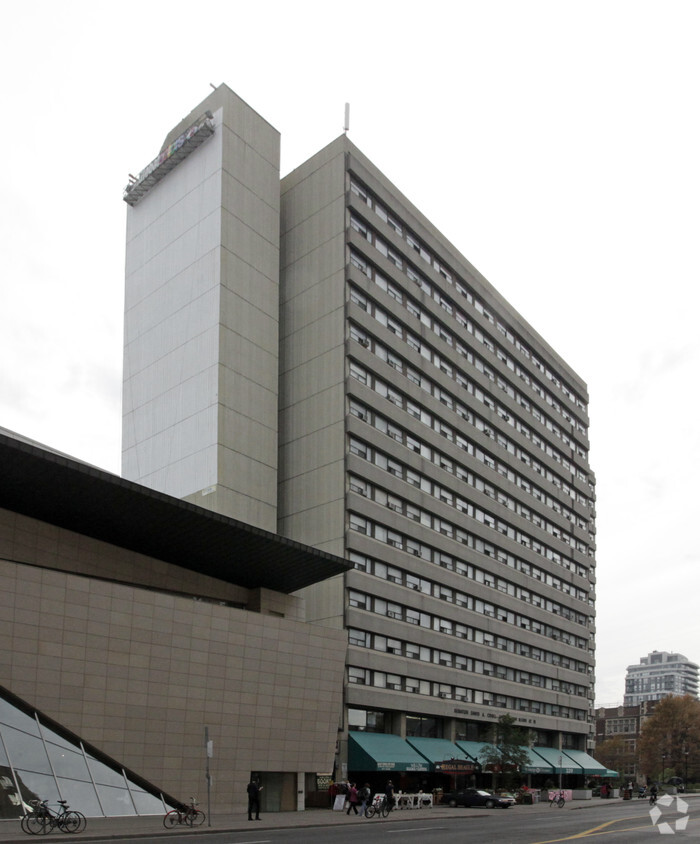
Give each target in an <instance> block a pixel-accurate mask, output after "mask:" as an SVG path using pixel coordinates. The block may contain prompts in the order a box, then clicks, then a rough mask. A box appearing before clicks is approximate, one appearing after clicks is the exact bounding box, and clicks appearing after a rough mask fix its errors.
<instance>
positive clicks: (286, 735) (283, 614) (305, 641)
mask: <svg viewBox="0 0 700 844" xmlns="http://www.w3.org/2000/svg"><path fill="white" fill-rule="evenodd" d="M31 454H32V458H33V460H34V463H33V471H32V472H31V473H28V472H26V471H25V470H24V468H23V467H20V468H18V469H17V471H16V473H15V474H13V475H12V477H11V478H10V480H9V491H8V489H4V490H3V491H2V502H1V503H0V603H1V604H2V619H3V621H2V648H0V652H1V655H0V661H1V662H2V678H3V679H2V685H3V686H4V687H5V688H6V689H8V690H9V691H10V692H11V693H12V694H13V695H16V696H17V697H18V698H20V699H22V700H23V701H25V702H26V703H27V704H28V705H29V706H31V707H34V708H35V709H36V710H38V711H39V712H40V713H42V716H46V717H48V718H50V719H52V720H53V721H55V722H56V723H57V724H58V725H60V726H61V728H63V729H65V730H68V731H69V732H70V733H72V734H74V735H75V736H78V737H80V739H81V740H83V741H85V742H88V743H89V744H90V745H92V746H93V747H95V748H98V749H99V750H100V752H101V753H104V754H106V755H107V756H108V757H109V758H111V759H113V760H116V761H117V762H118V763H119V765H120V766H124V767H125V768H127V769H129V770H131V771H134V772H136V774H138V776H139V777H140V778H142V779H144V780H146V781H147V782H148V783H150V784H151V785H152V787H153V789H154V790H155V792H156V793H157V792H158V791H159V790H160V791H162V792H163V793H165V794H166V795H173V796H174V797H175V798H176V799H179V800H183V801H186V800H187V799H188V798H189V795H192V794H195V795H197V796H198V798H199V800H200V802H201V803H202V805H203V807H205V805H206V804H205V801H206V794H207V787H206V779H205V770H206V755H205V748H204V730H205V727H208V728H209V736H210V739H211V740H212V741H213V743H214V753H213V756H212V758H211V759H210V760H209V761H210V766H211V768H210V773H211V776H212V782H213V786H212V810H213V811H218V812H230V811H232V810H233V809H234V808H235V809H236V810H241V809H244V808H245V806H246V801H247V797H246V785H247V783H248V782H249V781H250V777H251V775H252V774H257V775H258V776H260V777H261V779H262V782H263V784H264V785H265V789H266V791H265V794H264V799H265V803H264V807H265V808H266V809H267V810H268V811H274V810H282V809H284V810H295V809H298V808H303V807H304V801H305V799H306V797H307V794H308V795H309V796H310V797H313V795H312V794H311V792H313V791H314V788H315V785H314V782H315V775H316V774H317V773H324V774H329V773H330V772H331V770H332V766H333V759H334V751H335V743H336V738H337V717H338V716H337V713H338V712H339V711H340V708H341V704H342V686H343V671H344V648H345V635H344V633H343V632H342V631H332V630H326V629H323V628H321V627H318V626H313V625H311V624H308V623H307V622H306V621H305V611H304V602H303V600H302V599H301V598H300V597H298V596H295V595H291V594H286V593H284V592H282V591H276V590H271V589H268V588H245V587H243V586H241V585H240V583H239V582H237V580H238V581H240V580H241V578H242V577H243V575H245V574H246V572H250V573H252V576H253V577H254V576H255V572H256V569H257V568H260V566H258V565H257V564H256V558H255V555H253V556H252V558H250V559H249V560H247V561H246V560H244V559H242V558H241V556H240V554H239V555H238V557H237V558H235V559H236V563H235V565H233V566H228V567H223V568H222V571H223V572H226V573H227V574H226V577H213V576H210V575H206V574H203V573H202V571H201V570H200V567H199V566H198V564H197V559H198V557H199V555H200V547H199V544H198V543H199V540H198V539H196V537H195V535H194V532H193V531H192V529H191V528H188V529H187V530H188V532H189V534H190V536H191V537H192V539H191V541H190V542H189V544H188V545H187V547H186V548H185V557H187V556H188V555H189V556H190V557H191V566H182V565H177V564H174V563H172V562H170V561H169V560H168V559H166V558H164V557H166V556H167V555H166V554H165V553H164V554H162V555H161V556H160V557H155V556H152V555H150V554H146V553H139V552H138V550H135V549H134V547H131V546H134V545H138V540H134V539H133V537H134V536H135V535H136V531H137V530H138V526H137V525H135V524H129V521H128V519H131V518H132V517H131V516H129V517H128V519H127V517H126V513H127V512H128V510H127V509H126V506H127V504H128V503H129V502H128V498H129V497H131V496H133V497H137V502H136V509H137V510H139V509H143V508H145V507H146V506H148V500H147V498H143V496H142V494H141V493H140V491H139V489H138V488H137V487H136V485H127V486H126V487H125V486H124V484H123V482H120V479H113V476H109V475H107V474H106V473H100V472H99V471H98V470H93V469H91V468H90V469H82V468H81V467H80V466H79V464H72V463H70V462H69V463H68V464H67V471H68V474H67V475H66V476H64V477H63V478H62V479H61V483H57V484H56V489H53V488H52V487H51V473H52V472H53V471H54V470H55V467H54V466H53V465H52V464H51V462H50V460H49V461H48V462H47V463H46V464H45V472H43V471H42V468H41V467H42V465H44V460H43V455H42V453H41V452H40V451H38V450H32V452H31ZM15 458H17V459H19V458H18V457H17V451H16V449H14V448H12V447H11V448H10V449H9V450H8V451H7V453H6V452H5V451H3V461H4V463H3V465H4V467H5V471H6V473H7V472H9V470H10V468H11V466H10V464H11V463H14V462H15ZM75 473H77V474H78V475H79V476H80V477H81V478H84V477H86V476H87V478H88V480H87V482H88V483H90V484H91V485H92V484H93V483H95V484H96V486H95V487H92V488H93V489H94V490H95V494H93V495H92V496H91V501H90V507H91V508H93V509H92V510H91V511H90V516H89V519H90V523H91V526H89V527H88V528H87V530H88V532H86V531H85V530H77V529H76V530H71V529H69V528H67V527H66V526H65V525H63V524H62V522H64V521H65V520H66V519H69V520H70V519H73V520H75V521H76V522H78V521H80V520H82V519H83V518H84V515H83V510H84V508H85V507H86V505H87V504H88V502H87V501H86V500H80V499H79V498H78V497H77V496H76V495H75V494H74V490H73V489H72V487H71V485H70V478H71V477H73V476H74V474H75ZM28 474H31V477H27V481H26V483H27V491H28V492H27V497H25V496H24V495H23V494H22V493H21V492H18V491H16V490H17V488H18V486H19V485H20V484H21V481H19V482H16V478H22V477H26V476H27V475H28ZM38 477H41V483H42V487H43V489H42V495H41V500H40V501H39V502H38V503H37V504H36V505H34V504H32V503H31V502H30V503H29V504H27V501H30V499H31V486H32V485H33V484H35V483H36V479H37V478H38ZM66 477H67V478H68V479H69V480H68V484H67V483H66V482H65V478H66ZM58 497H62V501H61V502H60V503H58V504H57V506H56V509H55V511H54V512H53V515H47V518H46V519H42V518H36V517H33V516H31V515H28V514H27V513H26V512H24V511H25V510H26V509H27V508H28V507H29V508H31V507H33V506H36V507H37V508H38V509H42V510H45V511H47V512H48V511H50V510H51V507H52V502H53V501H54V500H56V501H58ZM8 498H14V499H16V506H14V507H10V506H8V504H9V501H8ZM158 501H159V502H160V504H159V506H162V507H163V508H164V510H163V511H162V512H165V513H167V512H168V511H170V512H171V515H170V516H167V518H168V519H169V520H170V522H171V524H170V527H169V529H170V530H172V531H176V530H177V529H178V522H182V520H183V518H184V515H183V513H184V511H182V509H181V505H180V503H179V502H176V501H175V500H173V503H172V505H171V504H170V503H169V500H168V499H167V498H165V497H163V498H162V499H161V498H159V499H158ZM103 509H104V511H106V517H105V518H106V520H107V521H105V522H104V523H101V522H100V521H99V519H100V516H99V513H100V512H101V511H102V510H103ZM120 509H121V510H122V512H123V513H124V517H122V516H120ZM93 512H94V513H96V514H97V517H95V516H93V515H92V513H93ZM66 513H67V514H68V515H66ZM187 513H189V514H192V515H194V516H196V517H197V518H198V519H199V518H201V519H204V524H203V528H204V533H205V535H206V527H207V521H208V520H210V521H211V526H212V530H213V529H214V527H215V526H216V525H219V526H220V525H221V520H220V519H219V518H218V517H216V516H215V515H214V514H209V513H208V512H207V511H203V510H202V511H199V510H196V511H195V510H193V509H191V510H188V511H187ZM112 514H114V516H113V515H112ZM112 518H114V520H115V524H116V527H117V532H118V533H119V532H121V534H122V536H123V544H122V543H121V542H120V543H115V542H109V541H104V540H100V539H99V534H100V533H103V534H105V535H106V532H107V531H108V529H109V528H108V522H109V520H111V519H112ZM121 518H124V522H123V526H122V528H121V529H120V519H121ZM146 521H147V524H146V525H145V527H146V531H147V532H154V531H156V532H157V531H158V530H160V529H162V525H161V524H159V523H158V520H157V519H155V518H154V517H153V515H152V514H150V515H149V516H148V517H147V519H146ZM226 529H229V528H228V527H227V528H226ZM230 530H231V531H232V545H233V544H235V541H236V540H235V537H236V535H238V536H240V537H241V538H243V537H242V534H241V533H240V532H239V533H236V532H238V531H239V528H237V527H236V525H235V524H232V525H231V527H230ZM90 534H92V535H90ZM259 534H260V532H252V533H251V532H249V535H250V537H251V540H252V541H253V542H255V543H257V544H258V547H260V548H261V553H262V547H261V546H260V545H259V543H260V541H261V537H260V535H259ZM205 541H206V540H205ZM265 542H266V547H267V549H268V550H267V551H265V553H266V554H267V553H270V549H272V550H271V553H272V556H273V557H274V555H275V547H276V541H275V539H274V538H273V537H269V538H266V539H265ZM290 552H291V553H293V554H294V555H295V559H296V555H297V554H302V555H304V554H305V552H304V550H303V547H302V546H294V548H292V549H291V551H290V549H289V547H288V546H283V545H280V548H279V556H280V565H282V562H283V558H284V554H286V553H290ZM307 556H308V560H309V563H311V562H312V560H313V561H317V564H318V565H325V562H324V560H323V558H318V555H314V556H313V557H312V556H311V553H309V555H307ZM301 559H302V560H303V556H302V558H301ZM273 562H274V561H273ZM2 715H3V716H4V715H5V710H3V711H2ZM23 759H24V756H19V757H18V759H15V760H14V762H15V764H17V763H21V762H22V760H23ZM11 761H12V760H11ZM0 764H3V765H5V764H7V761H6V760H2V761H0ZM4 772H5V773H6V770H5V769H4ZM61 774H62V772H60V771H59V774H58V775H59V776H61ZM27 779H28V778H27V777H25V781H27ZM66 788H67V789H68V793H67V794H66V796H68V799H69V802H71V804H72V805H75V806H76V808H81V805H80V801H77V800H73V799H71V796H70V794H71V792H70V786H69V785H67V786H66ZM38 793H39V794H41V795H42V796H50V794H51V792H50V791H39V792H38Z"/></svg>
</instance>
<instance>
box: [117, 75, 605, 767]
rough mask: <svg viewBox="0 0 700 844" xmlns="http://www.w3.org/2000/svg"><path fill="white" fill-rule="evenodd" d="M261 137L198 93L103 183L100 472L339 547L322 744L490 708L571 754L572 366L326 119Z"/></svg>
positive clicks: (470, 722) (583, 637)
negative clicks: (291, 137) (116, 203)
mask: <svg viewBox="0 0 700 844" xmlns="http://www.w3.org/2000/svg"><path fill="white" fill-rule="evenodd" d="M205 121H206V122H207V127H208V128H207V130H206V131H207V133H208V134H207V136H206V137H202V138H201V139H200V140H201V141H202V143H201V146H200V147H198V148H195V147H194V145H191V146H189V147H188V142H189V140H191V139H192V138H196V136H197V132H198V131H199V130H197V127H198V126H199V125H200V124H202V123H204V122H205ZM173 147H177V148H176V149H174V150H173V152H172V153H169V150H170V149H171V148H173ZM277 151H278V137H277V135H276V133H275V132H274V130H272V129H271V127H269V125H268V124H266V123H265V121H263V120H262V119H261V118H259V117H258V115H256V114H255V113H254V112H253V111H252V110H251V109H249V108H248V107H247V106H246V105H245V104H244V103H242V102H241V101H240V99H239V98H238V97H237V96H236V95H235V94H234V93H233V92H232V91H230V90H229V89H228V88H226V87H225V86H221V87H220V88H218V89H217V90H216V91H215V92H213V93H212V94H211V95H210V96H209V97H207V98H206V99H205V100H204V101H203V102H202V103H201V104H200V105H199V106H198V107H197V108H196V109H194V110H193V112H192V113H191V114H190V116H189V117H188V118H187V119H186V120H184V121H183V122H182V123H180V124H179V125H178V126H177V127H176V128H175V129H174V130H173V131H172V132H171V133H170V134H169V135H168V137H167V139H166V143H165V145H164V148H163V151H162V152H161V154H160V156H159V158H158V159H156V161H154V163H153V165H151V168H152V169H151V170H150V172H149V170H148V168H147V171H145V175H144V174H141V176H140V177H139V179H138V180H136V181H135V182H134V184H133V185H130V186H129V188H128V189H127V191H126V194H125V199H126V200H127V202H128V203H129V205H130V208H129V213H128V241H127V280H126V284H127V291H126V301H127V305H126V328H125V334H126V345H125V374H124V384H125V391H124V464H123V471H124V474H125V476H127V477H129V478H133V479H134V480H138V481H139V482H141V483H144V484H147V485H151V486H154V487H156V488H157V489H160V490H162V491H164V492H168V493H171V494H174V495H177V496H179V497H183V498H186V499H188V500H190V501H193V502H196V503H198V504H200V505H203V506H206V507H211V508H212V509H215V510H218V511H219V512H222V513H224V514H226V515H229V516H232V517H234V518H238V519H242V520H245V521H249V522H253V523H254V524H258V525H260V526H262V527H266V528H267V529H272V528H276V530H277V531H278V532H279V533H280V534H282V535H283V536H286V537H288V538H291V539H294V540H298V541H300V542H304V543H306V544H308V545H311V546H314V547H317V548H320V549H323V550H325V551H328V552H331V553H333V554H336V555H339V556H343V557H346V558H349V559H350V560H352V561H353V563H354V568H353V569H352V570H351V571H349V572H347V573H346V574H342V575H339V576H337V577H335V578H332V579H330V580H328V581H325V582H324V583H322V584H318V585H317V586H314V587H311V588H309V589H307V590H305V594H304V597H305V599H306V607H307V618H309V620H312V621H314V622H315V623H317V624H321V625H326V626H328V627H332V628H337V629H343V628H344V629H346V630H347V636H348V645H347V658H346V663H347V671H346V678H345V695H344V707H343V711H342V712H340V713H339V737H340V741H339V748H340V758H339V760H338V761H339V763H340V764H341V765H344V764H349V766H350V770H354V769H357V765H356V764H354V763H353V759H352V752H353V735H355V736H357V735H358V734H359V733H361V732H370V733H371V732H378V733H385V734H393V735H394V736H399V737H401V738H414V739H415V738H425V737H430V738H436V739H442V740H444V741H449V742H455V741H463V742H470V741H478V740H480V739H483V738H484V737H485V735H486V732H487V730H488V728H489V727H490V726H491V725H492V724H493V723H494V722H495V721H496V720H497V718H498V717H499V716H500V715H501V714H505V713H508V714H510V715H512V716H513V717H514V718H515V719H516V722H517V723H518V724H519V725H521V726H524V727H527V728H529V729H530V730H531V731H532V732H533V734H534V743H535V745H536V746H539V747H542V748H545V749H546V748H550V749H551V748H556V749H561V748H564V749H566V748H568V749H570V750H572V751H576V750H578V751H582V750H585V749H586V747H587V744H588V740H589V738H591V737H592V715H593V709H592V706H593V682H594V660H595V635H594V634H595V627H594V615H595V527H594V523H595V509H594V499H595V486H594V484H595V481H594V476H593V473H592V471H591V469H590V466H589V462H588V448H589V441H588V412H587V404H588V396H587V388H586V385H585V383H584V382H583V381H582V380H581V378H580V377H579V376H578V375H577V374H576V373H575V372H574V371H573V370H572V369H571V368H570V367H569V366H568V365H567V364H566V363H565V362H564V361H563V360H562V359H561V358H560V357H559V356H558V355H557V354H556V352H555V351H554V350H553V349H552V348H551V347H550V346H548V345H547V343H546V342H545V341H544V340H543V339H542V338H541V337H540V336H539V335H538V334H537V333H536V332H535V331H534V329H533V328H532V327H531V326H530V325H529V324H528V323H527V322H526V321H525V320H524V319H523V318H522V317H521V316H520V315H519V314H518V313H517V312H516V311H515V310H514V309H513V308H512V307H511V306H510V305H509V304H508V302H507V301H506V300H505V299H504V298H503V297H502V296H500V295H499V293H498V292H497V291H496V290H495V289H494V288H493V287H492V286H491V285H490V284H489V283H488V282H487V281H486V279H484V278H483V277H482V276H481V275H480V274H479V273H478V272H477V270H475V268H474V267H473V266H471V265H470V264H469V262H468V261H467V260H466V259H465V258H464V257H463V256H462V255H461V254H460V253H459V252H458V251H457V249H456V248H455V247H454V246H453V245H452V244H451V243H449V242H448V241H447V240H446V239H445V238H444V237H443V236H442V235H441V234H440V232H439V231H437V229H436V228H435V227H434V226H433V225H432V224H431V223H430V221H429V220H427V219H426V218H425V216H424V215H423V214H421V212H420V211H419V210H418V209H417V208H415V207H414V206H413V205H412V204H411V203H410V201H409V200H408V199H407V198H406V197H405V196H404V195H403V194H402V193H401V192H399V191H398V190H397V188H396V187H394V185H392V184H391V183H390V182H389V181H388V180H387V179H386V177H385V176H384V175H383V174H382V173H381V171H380V170H379V169H378V168H377V167H376V166H374V164H372V162H371V161H369V160H368V159H367V158H366V157H365V156H364V155H363V154H362V153H361V152H360V151H359V150H358V149H357V148H356V147H355V146H354V145H353V144H352V143H351V142H350V141H349V140H348V138H347V137H345V136H341V137H340V138H338V139H336V140H335V141H333V142H332V143H331V144H329V145H328V146H327V147H326V148H324V149H322V150H321V151H320V152H318V153H317V154H316V155H314V156H313V157H312V158H311V159H309V160H308V161H307V162H305V163H304V164H302V165H301V166H300V167H298V168H297V169H296V170H294V171H293V172H292V173H290V174H289V175H287V176H286V177H285V178H283V179H282V181H281V184H280V182H279V180H278V176H277V173H278V158H277V154H278V152H277ZM174 159H177V160H174ZM159 168H160V169H159ZM278 254H279V262H277V260H276V257H277V255H278ZM453 747H454V745H453ZM462 747H463V748H464V747H466V745H463V746H462ZM365 749H366V748H365ZM370 752H371V748H370ZM440 758H443V757H442V756H441V757H440ZM559 759H560V762H559V764H561V757H559ZM385 768H386V766H385ZM386 769H388V770H391V768H390V767H389V768H386ZM553 770H554V771H556V764H554V765H553ZM567 770H568V769H567Z"/></svg>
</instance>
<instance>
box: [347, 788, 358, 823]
mask: <svg viewBox="0 0 700 844" xmlns="http://www.w3.org/2000/svg"><path fill="white" fill-rule="evenodd" d="M348 802H349V804H350V805H349V806H348V811H347V813H346V814H348V815H349V814H350V809H352V810H353V811H354V812H355V814H357V788H356V787H355V783H354V782H351V783H350V788H349V789H348Z"/></svg>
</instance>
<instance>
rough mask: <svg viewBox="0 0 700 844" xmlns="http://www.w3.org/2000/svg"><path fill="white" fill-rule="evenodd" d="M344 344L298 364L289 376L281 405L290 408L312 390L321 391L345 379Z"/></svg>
mask: <svg viewBox="0 0 700 844" xmlns="http://www.w3.org/2000/svg"><path fill="white" fill-rule="evenodd" d="M344 349H345V347H344V345H343V344H341V345H339V346H338V347H337V348H335V349H330V350H328V351H326V352H322V353H320V354H317V355H316V357H313V358H311V359H310V360H307V361H306V362H305V363H303V364H302V365H301V366H298V367H297V368H296V369H295V370H294V371H293V372H292V373H291V377H288V378H287V382H286V384H285V390H284V396H282V395H280V407H281V408H282V407H284V408H289V407H291V406H292V405H294V404H296V403H297V402H299V401H303V400H305V399H307V398H308V395H309V393H310V392H313V393H321V392H323V391H324V390H327V389H329V388H330V387H335V386H337V385H338V384H339V383H341V382H343V383H344V380H345V355H344Z"/></svg>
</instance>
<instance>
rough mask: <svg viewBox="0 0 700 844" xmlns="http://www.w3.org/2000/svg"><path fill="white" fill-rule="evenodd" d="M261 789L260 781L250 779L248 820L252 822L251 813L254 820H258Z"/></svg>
mask: <svg viewBox="0 0 700 844" xmlns="http://www.w3.org/2000/svg"><path fill="white" fill-rule="evenodd" d="M262 790H263V787H262V786H261V785H260V781H259V780H256V779H255V778H254V777H251V779H250V782H249V783H248V820H249V821H252V820H253V812H255V820H256V821H259V820H260V792H261V791H262Z"/></svg>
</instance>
